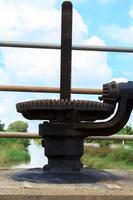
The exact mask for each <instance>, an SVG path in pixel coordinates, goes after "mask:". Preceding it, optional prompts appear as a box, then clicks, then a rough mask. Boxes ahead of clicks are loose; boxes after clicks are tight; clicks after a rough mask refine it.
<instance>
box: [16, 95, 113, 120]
mask: <svg viewBox="0 0 133 200" xmlns="http://www.w3.org/2000/svg"><path fill="white" fill-rule="evenodd" d="M16 107H17V111H18V112H20V113H22V114H23V116H24V117H26V118H27V119H43V120H55V121H56V120H57V121H69V120H74V121H94V120H98V119H105V118H107V117H108V116H110V115H111V114H112V113H113V111H114V105H111V104H107V103H101V102H96V101H84V100H70V101H69V100H51V99H49V100H34V101H27V102H21V103H18V104H17V105H16Z"/></svg>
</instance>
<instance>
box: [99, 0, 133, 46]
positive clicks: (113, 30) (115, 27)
mask: <svg viewBox="0 0 133 200" xmlns="http://www.w3.org/2000/svg"><path fill="white" fill-rule="evenodd" d="M101 1H104V0H101ZM105 1H106V0H105ZM128 15H129V17H130V18H131V19H132V18H133V4H132V5H131V7H130V9H129V11H128ZM103 33H104V35H105V36H107V37H109V38H111V39H113V40H116V41H118V42H121V43H125V44H130V45H131V44H133V23H132V22H131V23H130V24H129V25H128V26H125V27H123V26H120V25H119V24H110V25H107V26H105V27H103Z"/></svg>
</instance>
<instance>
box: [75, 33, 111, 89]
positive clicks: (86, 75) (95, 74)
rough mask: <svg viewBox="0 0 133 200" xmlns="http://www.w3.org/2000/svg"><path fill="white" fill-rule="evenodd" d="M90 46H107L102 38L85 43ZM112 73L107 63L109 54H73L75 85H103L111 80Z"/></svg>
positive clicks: (91, 39) (95, 38) (82, 52)
mask: <svg viewBox="0 0 133 200" xmlns="http://www.w3.org/2000/svg"><path fill="white" fill-rule="evenodd" d="M85 43H86V44H88V45H95V44H97V45H105V43H104V41H102V40H101V39H100V38H98V37H96V36H93V37H91V38H89V39H88V40H86V41H85ZM111 76H112V72H111V70H110V69H109V66H108V63H107V54H106V53H98V52H84V51H77V52H74V54H73V77H74V80H73V84H74V85H75V86H76V85H79V84H81V86H82V87H83V86H84V87H89V86H93V87H94V86H98V85H102V84H103V83H104V82H107V81H109V80H110V79H111Z"/></svg>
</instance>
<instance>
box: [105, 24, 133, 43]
mask: <svg viewBox="0 0 133 200" xmlns="http://www.w3.org/2000/svg"><path fill="white" fill-rule="evenodd" d="M103 32H104V34H105V35H106V36H107V37H109V38H111V39H113V40H117V41H119V42H121V43H128V44H131V43H133V25H130V26H128V27H126V28H125V27H120V26H119V25H116V24H112V25H108V26H106V27H104V28H103Z"/></svg>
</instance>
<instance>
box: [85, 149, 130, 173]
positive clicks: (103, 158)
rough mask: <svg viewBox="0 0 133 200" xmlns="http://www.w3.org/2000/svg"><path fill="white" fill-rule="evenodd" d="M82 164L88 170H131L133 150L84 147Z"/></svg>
mask: <svg viewBox="0 0 133 200" xmlns="http://www.w3.org/2000/svg"><path fill="white" fill-rule="evenodd" d="M82 162H83V164H84V165H86V166H87V167H90V168H97V169H124V170H133V148H132V147H130V148H129V149H125V148H124V147H120V148H118V149H111V148H110V147H99V148H97V147H91V146H89V147H85V153H84V156H83V157H82Z"/></svg>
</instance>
